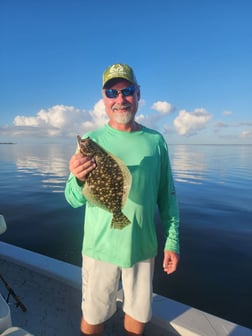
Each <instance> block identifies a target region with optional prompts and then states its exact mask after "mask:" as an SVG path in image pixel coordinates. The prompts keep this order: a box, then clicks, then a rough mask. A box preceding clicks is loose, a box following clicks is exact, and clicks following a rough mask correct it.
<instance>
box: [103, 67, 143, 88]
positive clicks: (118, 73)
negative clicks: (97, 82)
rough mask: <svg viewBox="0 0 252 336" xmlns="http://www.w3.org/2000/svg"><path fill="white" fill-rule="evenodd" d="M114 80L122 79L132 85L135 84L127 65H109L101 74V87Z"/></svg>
mask: <svg viewBox="0 0 252 336" xmlns="http://www.w3.org/2000/svg"><path fill="white" fill-rule="evenodd" d="M114 78H123V79H126V80H127V81H129V82H130V83H132V84H137V80H136V77H135V74H134V71H133V69H132V68H131V67H130V66H129V65H127V64H122V63H117V64H113V65H110V66H109V67H108V68H107V69H106V70H105V71H104V73H103V76H102V87H103V88H104V86H105V85H106V84H107V83H108V81H110V80H111V79H114Z"/></svg>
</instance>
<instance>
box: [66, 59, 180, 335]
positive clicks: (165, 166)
mask: <svg viewBox="0 0 252 336" xmlns="http://www.w3.org/2000/svg"><path fill="white" fill-rule="evenodd" d="M102 94H103V101H104V104H105V109H106V113H107V115H108V117H109V122H108V124H107V125H104V126H103V127H101V128H99V129H97V130H95V131H91V132H89V133H87V134H85V135H84V137H83V138H86V137H90V138H91V139H92V140H93V141H96V142H97V143H98V144H99V145H100V146H102V147H103V148H104V149H105V150H107V151H108V152H110V153H112V154H114V155H115V156H117V157H118V158H120V159H121V160H122V161H123V162H124V163H125V164H126V165H127V167H128V169H129V170H130V172H131V175H132V185H131V189H130V193H129V196H128V199H127V201H126V204H125V207H124V208H123V213H124V214H125V215H126V216H127V217H128V218H129V220H130V222H131V223H130V224H129V225H127V226H126V227H125V228H123V229H122V230H118V229H111V228H110V222H111V217H112V214H111V213H110V212H108V211H106V210H104V209H101V208H99V207H96V206H94V205H93V204H90V203H89V202H88V201H87V200H86V199H85V198H84V196H83V194H82V188H83V185H84V183H85V179H86V176H87V175H88V174H89V173H90V172H91V171H92V170H93V169H95V167H96V163H95V161H94V159H92V158H91V159H90V158H87V157H84V156H83V155H82V154H80V153H77V154H75V155H73V156H72V158H71V159H70V162H69V169H70V172H71V174H70V176H69V179H68V181H67V184H66V189H65V196H66V199H67V201H68V202H69V203H70V204H71V205H72V206H73V207H79V206H82V205H84V204H86V211H85V223H84V239H83V250H82V253H83V278H82V280H83V301H82V313H83V318H82V321H81V332H82V334H83V335H102V331H103V323H104V322H105V321H106V320H107V319H109V318H110V317H111V316H112V315H113V314H114V313H115V311H116V303H115V300H116V294H117V288H118V281H119V279H120V277H121V281H122V287H123V292H124V305H123V310H124V312H125V319H124V328H125V330H126V334H127V335H142V334H143V330H144V325H145V323H146V322H148V321H149V320H150V319H151V298H152V277H153V268H154V258H155V256H156V254H157V236H156V231H155V223H154V217H155V212H156V207H157V206H158V209H159V213H160V217H161V220H162V224H163V227H164V232H165V235H166V243H165V246H164V259H163V268H164V271H165V272H166V273H167V274H170V273H172V272H174V271H175V270H176V268H177V264H178V262H179V238H178V236H179V234H178V226H179V214H178V206H177V200H176V193H175V188H174V184H173V178H172V172H171V167H170V163H169V157H168V150H167V145H166V142H165V141H164V139H163V137H162V135H161V134H160V133H158V132H156V131H154V130H151V129H149V128H146V127H145V126H143V125H141V124H139V123H137V122H136V121H135V115H136V112H137V109H138V102H139V99H140V87H139V85H138V83H137V80H136V77H135V75H134V72H133V70H132V68H130V67H129V66H128V65H126V64H114V65H112V66H110V67H108V68H107V69H106V70H105V72H104V74H103V86H102Z"/></svg>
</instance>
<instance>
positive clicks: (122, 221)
mask: <svg viewBox="0 0 252 336" xmlns="http://www.w3.org/2000/svg"><path fill="white" fill-rule="evenodd" d="M129 224H131V221H130V220H129V219H128V217H126V216H125V215H124V214H123V213H122V212H119V213H116V214H113V217H112V221H111V224H110V228H111V229H119V230H122V229H123V228H125V226H127V225H129Z"/></svg>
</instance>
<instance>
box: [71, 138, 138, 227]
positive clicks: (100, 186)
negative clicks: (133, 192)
mask: <svg viewBox="0 0 252 336" xmlns="http://www.w3.org/2000/svg"><path fill="white" fill-rule="evenodd" d="M77 140H78V145H79V152H80V153H81V154H82V155H83V156H87V157H90V158H94V160H95V162H96V167H95V168H94V169H93V170H92V171H91V172H90V173H89V174H88V175H87V177H86V180H85V183H84V187H83V190H82V192H83V195H84V196H85V198H86V199H87V200H88V201H89V202H90V203H92V204H94V205H96V206H98V207H101V208H103V209H105V210H108V211H110V212H111V213H112V214H113V217H112V221H111V224H110V227H111V228H114V229H123V228H124V227H125V226H127V225H129V224H130V220H129V219H128V218H127V217H126V216H125V215H124V214H123V212H122V209H123V207H124V205H125V202H126V200H127V198H128V194H129V191H130V187H131V180H132V178H131V174H130V171H129V170H128V168H127V167H126V165H125V164H124V163H123V162H122V161H121V160H120V159H119V158H117V157H115V156H114V155H112V154H110V153H108V152H106V151H105V150H104V149H103V148H102V147H101V146H100V145H98V144H97V143H96V142H94V141H93V140H92V139H90V138H86V139H81V137H80V136H77Z"/></svg>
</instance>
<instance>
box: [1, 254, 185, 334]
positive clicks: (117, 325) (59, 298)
mask: <svg viewBox="0 0 252 336" xmlns="http://www.w3.org/2000/svg"><path fill="white" fill-rule="evenodd" d="M0 270H1V275H2V276H3V277H4V279H5V281H7V283H8V284H9V285H10V287H11V288H12V290H13V291H14V292H15V294H16V295H17V296H18V297H19V299H20V300H21V302H22V303H23V304H24V305H25V307H26V308H27V311H26V312H23V311H22V310H21V308H20V307H16V305H15V300H14V299H13V297H12V296H11V297H10V303H9V306H10V309H11V317H12V323H13V325H14V326H19V327H22V328H23V329H26V330H27V331H29V332H30V333H32V334H34V335H35V336H59V335H61V336H70V335H71V336H75V335H76V336H79V335H80V331H79V324H80V318H81V311H80V300H81V290H80V288H79V289H77V288H73V287H71V286H69V285H66V284H64V283H62V282H60V281H57V280H55V279H53V278H50V277H48V276H46V275H44V274H41V273H37V272H34V271H32V270H31V269H28V268H26V267H24V266H21V265H17V264H15V263H13V262H10V261H9V260H4V259H3V258H1V257H0ZM0 293H2V295H3V296H4V297H5V298H6V296H7V289H6V288H5V286H4V284H3V282H2V281H0ZM120 306H121V303H120V302H118V311H117V313H116V314H115V315H114V316H113V318H112V319H111V320H109V321H108V322H107V323H106V324H105V331H104V336H122V335H123V312H122V310H121V309H120ZM145 335H146V336H148V335H152V336H153V335H155V336H164V335H165V336H169V335H171V336H174V335H179V334H178V333H176V332H175V331H174V333H173V332H171V333H168V331H167V330H164V329H163V330H162V328H161V327H158V326H156V325H155V326H154V325H152V324H151V323H149V324H148V325H147V327H146V330H145Z"/></svg>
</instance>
